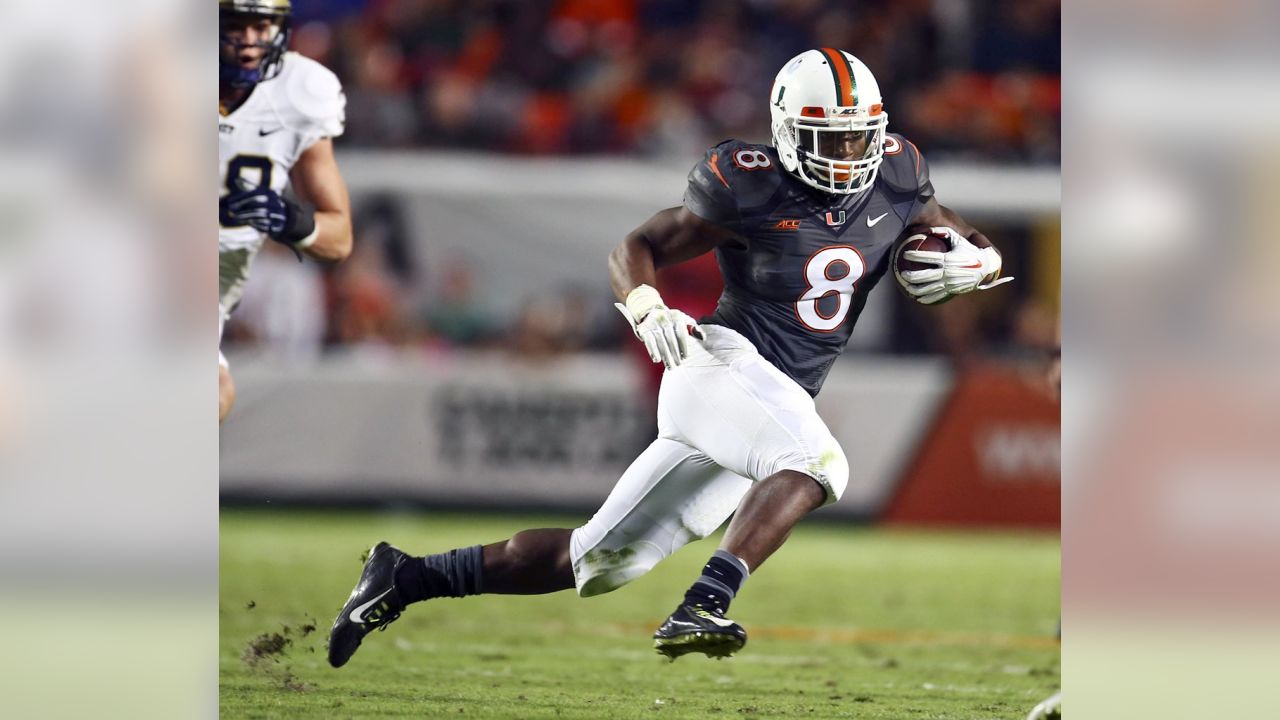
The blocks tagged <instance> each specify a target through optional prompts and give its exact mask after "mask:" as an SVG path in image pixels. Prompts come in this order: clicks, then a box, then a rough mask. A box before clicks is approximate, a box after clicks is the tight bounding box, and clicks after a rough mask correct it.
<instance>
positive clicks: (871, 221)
mask: <svg viewBox="0 0 1280 720" xmlns="http://www.w3.org/2000/svg"><path fill="white" fill-rule="evenodd" d="M888 214H889V213H882V214H881V215H880V217H878V218H876V219H875V220H872V219H871V216H870V215H868V216H867V227H875V226H876V223H878V222H880V221H881V220H883V219H884V216H885V215H888Z"/></svg>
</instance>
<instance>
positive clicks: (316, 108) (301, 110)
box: [277, 52, 347, 137]
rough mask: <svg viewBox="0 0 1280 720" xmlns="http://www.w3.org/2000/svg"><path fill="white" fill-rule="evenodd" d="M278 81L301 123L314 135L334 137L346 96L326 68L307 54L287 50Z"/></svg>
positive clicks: (339, 130) (342, 119)
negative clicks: (306, 55)
mask: <svg viewBox="0 0 1280 720" xmlns="http://www.w3.org/2000/svg"><path fill="white" fill-rule="evenodd" d="M277 80H278V81H279V82H280V83H281V85H282V87H281V89H282V90H283V91H284V93H283V94H284V100H285V103H286V105H287V106H288V108H289V110H291V111H292V113H291V114H294V115H295V117H293V118H290V119H291V120H292V121H293V122H295V123H297V124H298V125H300V126H303V127H307V128H309V129H310V130H311V131H312V132H314V133H315V134H316V135H317V136H325V137H336V136H338V135H341V134H342V130H343V126H344V125H345V123H346V108H347V98H346V95H344V94H343V92H342V83H341V81H339V80H338V76H337V75H334V74H333V72H332V71H331V70H329V68H327V67H325V66H323V65H321V64H320V63H318V62H316V61H315V60H312V59H311V58H309V57H305V56H303V55H299V54H298V53H296V52H289V53H286V54H285V57H284V68H283V70H282V72H281V73H280V77H279V78H277Z"/></svg>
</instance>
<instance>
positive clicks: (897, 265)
mask: <svg viewBox="0 0 1280 720" xmlns="http://www.w3.org/2000/svg"><path fill="white" fill-rule="evenodd" d="M950 249H951V244H950V243H948V242H947V240H946V237H945V236H944V235H939V234H937V233H934V232H933V230H932V229H931V228H930V227H929V226H927V225H911V226H909V227H907V229H906V230H903V231H902V235H901V237H900V238H899V239H898V242H897V246H896V247H895V249H894V251H893V276H894V277H895V278H897V280H898V285H899V286H906V285H908V284H909V283H907V281H906V280H904V279H903V278H902V273H904V272H907V271H909V270H927V269H929V268H930V267H933V266H931V265H927V264H925V263H922V262H916V261H914V260H907V259H906V258H904V257H903V254H904V253H906V251H908V250H924V251H927V252H946V251H948V250H950ZM903 293H904V294H906V295H907V296H908V297H911V294H910V293H907V292H906V290H903ZM912 299H915V298H912ZM950 300H951V298H949V297H948V298H944V299H942V300H939V301H938V302H936V303H934V305H941V304H943V303H946V302H948V301H950Z"/></svg>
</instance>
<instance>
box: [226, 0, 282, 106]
mask: <svg viewBox="0 0 1280 720" xmlns="http://www.w3.org/2000/svg"><path fill="white" fill-rule="evenodd" d="M263 19H268V20H270V21H271V30H270V31H269V32H268V33H267V34H266V36H265V38H264V39H262V40H260V41H258V42H256V43H245V42H240V41H236V40H234V39H233V38H232V37H231V34H230V33H229V32H228V26H229V25H243V24H253V23H256V22H260V21H261V20H263ZM290 34H291V33H290V25H289V15H288V13H287V12H280V11H267V10H265V9H264V11H263V12H253V11H252V10H250V11H248V12H246V11H244V10H241V9H237V10H230V9H220V10H219V12H218V42H219V45H220V47H219V54H218V80H219V82H220V83H223V84H226V85H230V86H231V87H233V88H251V87H253V86H254V85H257V84H258V83H260V82H262V81H264V80H270V79H271V78H274V77H275V76H276V75H279V74H280V69H281V67H282V66H283V64H284V62H283V61H284V53H285V51H286V50H288V49H289V36H290ZM245 47H258V48H260V49H261V50H262V58H261V59H260V60H259V61H258V65H257V67H254V68H247V67H245V66H244V65H243V64H241V63H240V61H239V59H238V57H237V56H238V55H239V53H240V50H241V49H243V48H245Z"/></svg>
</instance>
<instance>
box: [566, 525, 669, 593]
mask: <svg viewBox="0 0 1280 720" xmlns="http://www.w3.org/2000/svg"><path fill="white" fill-rule="evenodd" d="M589 532H590V531H589V529H588V528H587V527H580V528H578V529H576V530H574V531H573V534H572V535H571V536H570V538H569V556H570V559H571V560H572V561H573V581H574V585H575V586H576V587H577V589H578V595H579V596H581V597H591V596H593V595H603V594H605V593H607V592H612V591H614V590H617V589H618V588H620V587H622V586H623V585H626V584H627V583H629V582H631V581H632V580H635V579H636V578H638V577H640V576H641V575H644V574H645V573H647V572H649V571H650V570H652V569H653V567H654V566H655V565H657V564H658V563H659V562H662V560H663V558H665V557H666V556H667V554H666V553H664V552H663V551H662V548H660V547H658V546H657V545H655V544H654V543H652V542H649V541H646V540H636V541H634V542H631V543H627V544H625V545H620V546H617V547H608V546H606V545H605V544H604V543H603V542H602V541H603V540H604V539H605V538H604V537H600V538H598V539H597V540H596V541H595V542H594V543H590V544H588V543H589V539H588V533H589Z"/></svg>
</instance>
